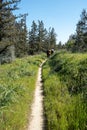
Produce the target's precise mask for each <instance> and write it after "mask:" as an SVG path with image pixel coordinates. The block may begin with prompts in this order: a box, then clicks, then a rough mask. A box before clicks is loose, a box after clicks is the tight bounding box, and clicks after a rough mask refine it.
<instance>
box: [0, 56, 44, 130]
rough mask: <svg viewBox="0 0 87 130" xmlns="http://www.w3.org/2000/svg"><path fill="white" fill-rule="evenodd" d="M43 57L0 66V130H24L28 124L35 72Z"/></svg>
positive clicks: (32, 57)
mask: <svg viewBox="0 0 87 130" xmlns="http://www.w3.org/2000/svg"><path fill="white" fill-rule="evenodd" d="M44 58H45V55H44V54H43V55H36V56H30V57H24V58H22V59H16V61H14V62H13V63H11V64H5V65H1V66H0V130H22V129H23V130H24V129H26V126H27V123H28V118H29V117H28V116H29V114H30V107H31V102H32V99H33V94H34V89H35V83H36V77H37V72H38V71H37V70H38V67H39V65H40V64H41V62H42V60H43V59H44Z"/></svg>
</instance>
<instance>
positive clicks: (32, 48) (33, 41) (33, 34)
mask: <svg viewBox="0 0 87 130" xmlns="http://www.w3.org/2000/svg"><path fill="white" fill-rule="evenodd" d="M35 52H37V24H36V23H35V21H33V22H32V25H31V30H30V31H29V54H32V55H33V54H34V53H35Z"/></svg>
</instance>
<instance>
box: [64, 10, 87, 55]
mask: <svg viewBox="0 0 87 130" xmlns="http://www.w3.org/2000/svg"><path fill="white" fill-rule="evenodd" d="M65 46H66V49H67V50H69V51H72V52H87V12H86V10H85V9H83V11H82V13H81V15H80V20H79V21H78V23H77V25H76V33H75V34H72V35H71V36H70V37H69V40H68V41H67V43H66V44H65Z"/></svg>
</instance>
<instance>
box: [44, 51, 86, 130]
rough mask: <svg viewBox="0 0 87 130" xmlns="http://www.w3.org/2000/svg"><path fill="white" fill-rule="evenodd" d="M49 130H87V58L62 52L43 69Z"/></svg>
mask: <svg viewBox="0 0 87 130" xmlns="http://www.w3.org/2000/svg"><path fill="white" fill-rule="evenodd" d="M43 86H44V95H45V99H44V106H45V114H46V119H47V130H86V129H87V124H86V121H87V54H70V53H65V52H60V53H57V54H55V55H54V56H53V57H51V58H50V59H49V60H48V61H47V62H46V63H45V64H44V66H43Z"/></svg>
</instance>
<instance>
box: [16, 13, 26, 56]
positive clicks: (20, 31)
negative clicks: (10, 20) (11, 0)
mask: <svg viewBox="0 0 87 130" xmlns="http://www.w3.org/2000/svg"><path fill="white" fill-rule="evenodd" d="M27 15H28V14H24V15H21V16H20V17H21V19H20V21H19V22H16V31H17V32H16V34H17V36H16V43H15V50H16V56H17V57H22V56H24V55H27V53H28V49H27V48H28V43H27V39H28V37H27V35H28V31H27V27H26V16H27Z"/></svg>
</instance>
